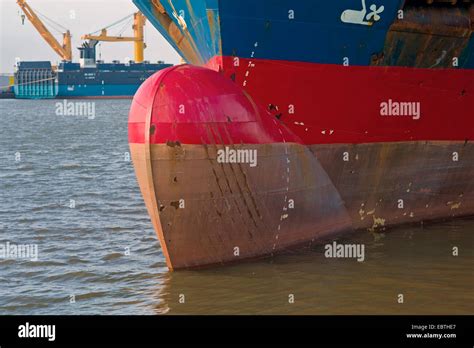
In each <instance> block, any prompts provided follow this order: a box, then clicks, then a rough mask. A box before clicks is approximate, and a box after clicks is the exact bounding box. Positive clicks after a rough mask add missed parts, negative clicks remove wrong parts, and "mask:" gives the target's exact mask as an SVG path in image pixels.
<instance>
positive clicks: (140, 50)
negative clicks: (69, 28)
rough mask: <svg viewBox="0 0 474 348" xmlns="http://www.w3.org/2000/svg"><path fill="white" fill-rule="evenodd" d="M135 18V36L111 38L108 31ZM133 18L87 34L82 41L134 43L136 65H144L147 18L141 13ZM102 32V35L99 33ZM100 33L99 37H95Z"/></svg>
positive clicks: (135, 14) (137, 13)
mask: <svg viewBox="0 0 474 348" xmlns="http://www.w3.org/2000/svg"><path fill="white" fill-rule="evenodd" d="M131 16H133V27H132V28H133V36H121V35H118V36H110V35H108V32H107V29H109V28H110V27H112V26H115V25H117V24H119V23H122V22H123V21H125V20H127V19H129V18H130V17H131ZM131 16H127V17H125V18H123V19H121V20H119V21H118V22H115V23H113V24H111V25H109V26H108V27H106V28H104V29H101V30H98V31H97V32H95V33H92V34H86V35H83V36H82V37H81V39H82V40H90V41H91V42H99V41H104V42H133V43H134V48H135V50H134V53H135V62H136V63H143V59H144V50H145V48H146V44H145V39H144V33H143V32H144V31H143V28H144V26H145V22H146V18H145V16H144V15H143V14H142V13H141V12H136V13H134V14H133V15H131ZM99 31H100V33H99ZM96 33H99V34H98V35H93V34H96Z"/></svg>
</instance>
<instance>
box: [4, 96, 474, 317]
mask: <svg viewBox="0 0 474 348" xmlns="http://www.w3.org/2000/svg"><path fill="white" fill-rule="evenodd" d="M55 104H56V101H15V100H0V108H1V109H0V111H1V114H0V120H1V126H0V245H1V244H3V245H6V243H11V244H36V245H37V246H38V260H37V261H32V260H30V259H18V258H16V259H15V258H0V314H156V313H172V314H173V313H179V314H181V313H196V314H230V313H238V314H254V313H259V314H278V313H285V314H286V313H288V314H290V313H291V314H332V313H334V314H346V313H348V314H349V313H364V314H365V313H374V314H375V313H414V314H415V313H416V314H418V313H419V314H437V313H453V314H467V313H470V314H472V313H474V291H473V290H474V272H473V265H474V253H473V237H472V236H473V229H474V221H473V220H458V221H451V222H446V223H441V224H436V225H429V226H420V225H419V226H408V227H400V228H397V229H393V230H390V231H387V232H386V233H385V234H371V233H369V232H358V233H356V234H354V235H351V236H347V237H346V239H345V240H344V241H345V242H351V243H364V244H365V248H366V250H365V251H366V260H365V262H357V261H355V260H354V259H327V258H325V257H324V254H323V248H322V247H316V248H315V249H314V250H311V251H309V250H306V251H302V252H298V253H295V252H293V253H289V254H286V255H281V256H278V257H275V258H273V259H270V260H268V259H267V260H260V261H255V262H249V263H244V264H240V265H234V266H230V267H223V268H217V269H207V270H200V271H185V272H176V273H169V272H168V270H167V268H166V266H165V261H164V258H163V255H162V254H161V251H160V246H159V243H158V241H157V238H156V237H155V233H154V231H153V228H152V226H151V223H150V221H149V219H148V215H147V213H146V209H145V207H144V204H143V201H142V198H141V195H140V192H139V189H138V186H137V183H136V180H135V176H134V172H133V167H132V164H131V162H130V161H128V158H127V153H128V143H127V115H128V108H129V106H130V101H116V100H114V101H95V118H93V119H90V118H88V117H87V116H78V115H76V116H60V115H57V114H56V106H55ZM18 153H19V154H20V158H18ZM71 200H72V201H71ZM74 204H75V205H74ZM341 242H342V241H341ZM454 246H456V247H458V248H459V256H453V255H452V248H453V247H454ZM128 251H129V252H128ZM290 294H292V295H294V299H295V301H294V303H291V304H290V303H289V301H288V300H289V295H290ZM399 294H403V296H404V303H403V304H400V303H398V302H397V299H398V297H397V296H398V295H399ZM181 295H184V303H180V299H181V300H183V296H181ZM72 299H74V300H75V302H74V301H71V300H72ZM71 302H73V303H71Z"/></svg>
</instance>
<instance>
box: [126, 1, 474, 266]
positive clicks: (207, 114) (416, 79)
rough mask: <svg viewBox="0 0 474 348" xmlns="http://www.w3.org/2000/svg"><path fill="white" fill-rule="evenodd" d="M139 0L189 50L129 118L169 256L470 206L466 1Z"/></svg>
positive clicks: (181, 260) (230, 251)
mask: <svg viewBox="0 0 474 348" xmlns="http://www.w3.org/2000/svg"><path fill="white" fill-rule="evenodd" d="M134 3H135V4H136V6H137V7H138V8H139V9H140V11H141V12H142V13H143V14H144V15H145V16H146V17H147V18H148V20H149V21H150V22H151V23H152V24H153V25H154V26H155V27H156V29H157V30H159V32H160V33H161V34H162V35H163V36H164V37H165V38H166V39H167V40H168V41H169V43H170V44H171V45H173V47H174V48H175V49H176V50H177V51H178V52H179V53H180V54H181V55H182V57H184V59H185V60H186V61H187V62H188V63H190V65H181V66H175V67H172V68H168V69H164V70H162V71H161V72H159V73H157V74H155V75H153V76H152V77H151V78H149V79H148V80H147V81H146V82H145V83H144V84H143V85H142V86H141V87H140V89H139V90H138V92H137V94H136V95H135V97H134V101H133V104H132V108H131V111H130V118H129V142H130V148H131V153H132V157H133V162H134V166H135V171H136V174H137V178H138V182H139V185H140V188H141V192H142V194H143V197H144V200H145V203H146V206H147V209H148V212H149V214H150V216H151V220H152V223H153V226H154V228H155V230H156V232H157V235H158V237H159V240H160V243H161V246H162V249H163V253H164V255H165V257H166V262H167V265H168V267H169V268H170V269H183V268H193V267H200V266H207V265H216V264H225V263H230V262H238V261H241V260H245V259H251V258H257V257H263V256H268V255H273V254H275V253H278V252H282V251H284V250H286V249H289V248H296V247H302V246H311V245H312V244H314V243H321V242H322V241H325V240H333V239H334V238H336V237H337V236H340V235H343V234H346V233H349V232H351V231H354V230H358V229H369V230H371V231H374V232H376V231H379V230H384V229H386V228H388V227H391V226H394V225H398V224H405V223H415V222H416V223H420V222H423V221H429V220H438V219H445V218H453V217H461V216H471V215H474V146H473V143H472V141H473V138H474V117H473V116H474V115H473V112H474V71H473V69H474V38H473V36H472V28H473V21H474V7H473V5H472V3H471V2H470V1H450V2H447V1H428V2H426V1H410V0H407V1H403V0H367V1H365V0H338V1H322V0H321V1H314V0H279V1H275V0H239V1H233V0H193V1H187V0H134ZM252 159H253V160H252Z"/></svg>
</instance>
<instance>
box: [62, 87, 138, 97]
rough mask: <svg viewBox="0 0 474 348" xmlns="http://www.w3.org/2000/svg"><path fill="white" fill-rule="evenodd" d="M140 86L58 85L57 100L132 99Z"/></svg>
mask: <svg viewBox="0 0 474 348" xmlns="http://www.w3.org/2000/svg"><path fill="white" fill-rule="evenodd" d="M139 87H140V85H136V84H133V85H131V84H130V85H89V86H87V85H74V86H66V85H59V89H58V95H57V97H58V98H87V97H89V98H107V97H124V98H125V97H130V98H131V97H133V95H134V94H135V93H136V91H137V90H138V88H139Z"/></svg>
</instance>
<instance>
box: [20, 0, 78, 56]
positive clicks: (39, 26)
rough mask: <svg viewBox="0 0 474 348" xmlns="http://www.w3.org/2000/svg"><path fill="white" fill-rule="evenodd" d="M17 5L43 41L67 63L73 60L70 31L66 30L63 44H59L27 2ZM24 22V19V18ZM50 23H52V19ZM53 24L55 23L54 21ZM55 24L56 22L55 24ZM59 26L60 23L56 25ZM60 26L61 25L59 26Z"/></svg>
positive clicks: (21, 1)
mask: <svg viewBox="0 0 474 348" xmlns="http://www.w3.org/2000/svg"><path fill="white" fill-rule="evenodd" d="M16 3H17V4H18V6H20V8H21V9H22V11H23V13H24V14H25V16H26V17H27V18H28V20H29V21H30V22H31V24H33V26H34V27H35V28H36V30H37V31H38V32H39V33H40V34H41V36H42V37H43V39H44V40H45V41H46V42H47V43H48V45H49V46H51V48H52V49H53V50H54V51H55V52H56V53H57V54H58V55H59V56H60V57H61V58H62V59H63V60H65V61H71V60H72V45H71V33H70V31H69V30H67V29H66V30H65V32H64V33H63V43H62V44H61V43H59V42H58V40H56V38H55V37H54V36H53V34H51V32H50V31H49V30H48V28H46V26H45V25H44V24H43V22H42V21H41V19H40V18H39V17H38V15H37V14H36V13H35V11H33V9H32V8H31V7H30V5H28V3H27V2H26V1H25V0H17V1H16ZM22 19H23V20H24V18H22ZM50 21H52V20H51V19H50ZM52 22H53V21H52ZM54 23H55V22H54ZM56 24H57V25H59V24H58V23H56ZM59 26H60V25H59ZM61 27H62V26H61ZM64 29H65V28H64Z"/></svg>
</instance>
